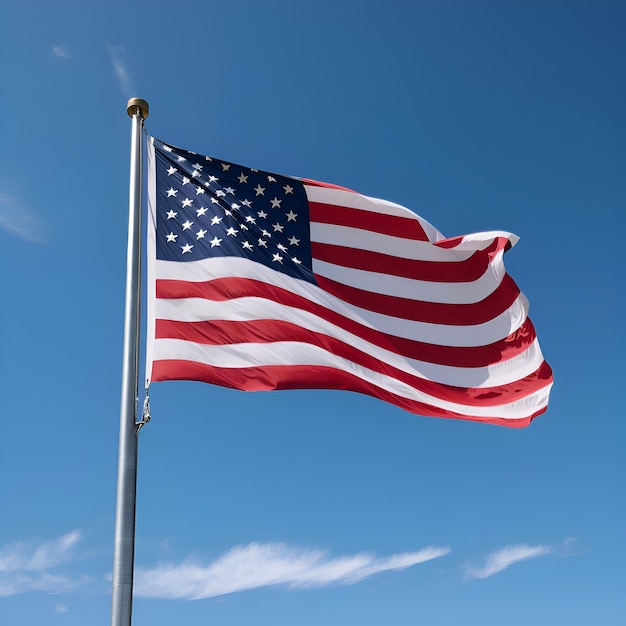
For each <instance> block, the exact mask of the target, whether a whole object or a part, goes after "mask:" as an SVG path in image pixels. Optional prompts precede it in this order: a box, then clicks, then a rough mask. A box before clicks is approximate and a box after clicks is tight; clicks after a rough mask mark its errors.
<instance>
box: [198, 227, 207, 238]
mask: <svg viewBox="0 0 626 626" xmlns="http://www.w3.org/2000/svg"><path fill="white" fill-rule="evenodd" d="M205 235H206V230H204V229H203V228H201V229H200V230H199V231H198V232H197V233H196V239H204V236H205Z"/></svg>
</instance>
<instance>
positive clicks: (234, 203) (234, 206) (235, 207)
mask: <svg viewBox="0 0 626 626" xmlns="http://www.w3.org/2000/svg"><path fill="white" fill-rule="evenodd" d="M230 208H231V209H233V211H236V210H237V209H238V208H239V205H238V204H237V203H236V202H233V203H232V204H231V205H230Z"/></svg>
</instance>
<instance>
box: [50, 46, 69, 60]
mask: <svg viewBox="0 0 626 626" xmlns="http://www.w3.org/2000/svg"><path fill="white" fill-rule="evenodd" d="M52 54H54V56H55V57H58V58H59V59H69V58H70V52H69V50H68V49H67V46H65V45H63V44H56V45H54V46H52Z"/></svg>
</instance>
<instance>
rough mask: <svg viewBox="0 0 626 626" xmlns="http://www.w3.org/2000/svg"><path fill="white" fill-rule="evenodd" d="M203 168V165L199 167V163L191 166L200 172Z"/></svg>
mask: <svg viewBox="0 0 626 626" xmlns="http://www.w3.org/2000/svg"><path fill="white" fill-rule="evenodd" d="M203 167H204V165H200V163H195V164H194V166H193V169H194V170H201V169H202V168H203Z"/></svg>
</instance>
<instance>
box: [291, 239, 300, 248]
mask: <svg viewBox="0 0 626 626" xmlns="http://www.w3.org/2000/svg"><path fill="white" fill-rule="evenodd" d="M289 244H290V245H292V246H299V245H300V240H299V239H298V238H297V237H289Z"/></svg>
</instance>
